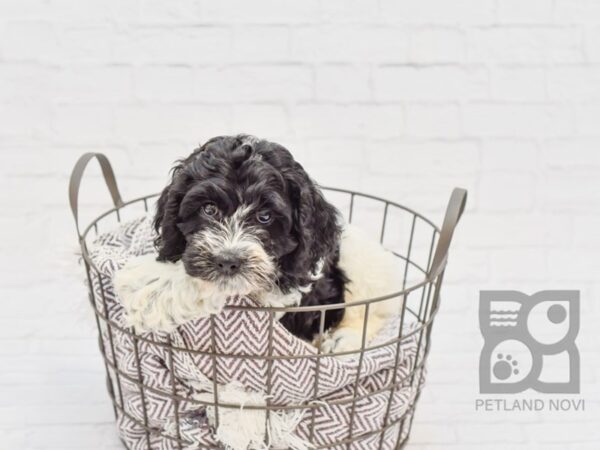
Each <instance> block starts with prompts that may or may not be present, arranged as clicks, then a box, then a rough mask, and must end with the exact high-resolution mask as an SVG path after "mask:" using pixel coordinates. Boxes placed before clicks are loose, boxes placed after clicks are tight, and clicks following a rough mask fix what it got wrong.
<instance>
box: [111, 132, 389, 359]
mask: <svg viewBox="0 0 600 450" xmlns="http://www.w3.org/2000/svg"><path fill="white" fill-rule="evenodd" d="M154 228H155V230H156V233H157V236H158V237H157V239H156V241H155V246H156V248H157V250H158V258H157V261H158V262H157V261H156V260H154V257H152V256H149V257H148V256H147V257H142V258H139V259H138V260H135V261H132V262H131V263H129V264H128V265H126V266H125V268H124V269H122V270H121V271H120V272H118V273H117V276H116V277H115V280H114V281H115V288H116V290H117V292H118V294H119V296H120V297H121V298H122V300H123V303H124V306H125V309H126V311H127V317H128V320H129V323H130V324H131V325H134V326H136V328H137V329H139V330H141V331H146V330H151V331H156V330H161V331H171V330H172V329H174V328H175V327H176V326H178V325H180V324H182V323H184V322H185V321H187V320H190V319H192V318H194V317H199V316H200V315H202V314H206V313H213V312H218V311H220V310H221V308H222V307H223V305H224V303H225V300H226V299H227V297H229V296H233V295H246V296H251V297H253V298H255V299H256V300H258V301H259V302H260V303H261V304H264V305H267V306H292V305H298V304H300V305H327V304H334V303H344V302H345V301H346V302H348V303H350V302H352V301H353V300H356V299H358V300H361V299H367V298H371V297H374V296H378V295H382V294H389V293H390V292H394V290H393V288H394V283H395V282H396V279H397V278H396V274H397V273H396V272H395V271H394V269H393V266H394V264H395V261H394V257H393V256H392V255H391V254H390V253H388V252H385V251H384V250H383V249H382V248H381V247H380V246H379V245H378V244H377V243H373V242H372V241H369V240H368V239H365V238H363V237H361V236H360V235H358V234H357V232H356V231H353V229H352V228H349V227H345V228H344V230H342V227H341V221H340V217H339V214H338V212H337V210H336V209H335V208H334V207H333V206H332V205H331V204H329V203H328V202H327V201H326V200H325V199H324V197H323V195H322V193H321V191H320V190H319V188H318V187H317V185H316V184H315V183H314V182H313V181H312V180H311V179H310V177H309V176H308V175H307V174H306V172H305V171H304V169H303V168H302V166H301V165H300V164H299V163H298V162H296V161H295V160H294V158H293V157H292V155H291V154H290V152H289V151H288V150H286V149H285V148H284V147H282V146H281V145H279V144H276V143H273V142H268V141H265V140H259V139H256V138H254V137H251V136H246V135H239V136H221V137H216V138H213V139H211V140H209V141H208V142H206V143H205V144H204V145H202V146H201V147H200V148H198V149H197V150H195V151H194V152H193V153H192V154H191V155H190V156H188V157H187V158H185V159H183V160H180V161H179V162H178V163H177V164H176V166H175V167H174V168H173V170H172V176H171V180H170V183H169V184H168V186H167V187H166V188H165V189H164V190H163V192H162V194H161V195H160V198H159V200H158V204H157V212H156V216H155V218H154ZM342 244H343V245H342ZM340 250H342V251H341V254H340ZM340 256H341V257H342V261H341V260H340ZM340 262H341V263H342V264H340ZM340 266H341V267H343V268H344V269H342V268H341V267H340ZM347 274H348V275H349V276H347ZM394 311H398V305H397V303H396V304H394V303H393V302H379V303H375V304H373V305H372V309H371V315H370V316H369V320H368V330H367V337H368V338H370V337H372V336H373V335H374V334H375V332H376V331H377V330H378V329H379V328H380V327H381V325H382V323H383V321H384V320H385V319H386V318H387V317H389V315H391V314H393V313H394ZM278 319H280V321H281V323H282V324H283V325H284V326H285V327H286V328H287V329H288V330H289V331H290V332H292V333H293V334H294V335H296V336H299V337H301V338H303V339H306V340H309V341H312V340H314V339H315V338H316V337H318V333H319V328H320V312H318V311H316V312H292V313H286V314H285V315H283V316H282V317H281V316H279V317H278ZM363 323H364V307H363V306H357V307H351V308H347V309H344V308H338V309H331V310H328V311H327V312H326V313H325V320H324V329H325V330H331V329H334V328H335V331H334V332H333V333H330V334H329V335H328V336H327V337H326V338H325V339H324V340H322V341H321V345H322V349H323V351H326V352H332V351H347V350H355V349H357V348H359V347H360V343H361V336H362V330H363Z"/></svg>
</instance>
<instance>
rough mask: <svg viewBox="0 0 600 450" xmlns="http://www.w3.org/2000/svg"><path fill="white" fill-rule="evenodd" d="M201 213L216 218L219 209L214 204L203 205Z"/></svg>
mask: <svg viewBox="0 0 600 450" xmlns="http://www.w3.org/2000/svg"><path fill="white" fill-rule="evenodd" d="M202 212H203V213H204V214H205V215H207V216H211V217H212V216H216V215H217V214H218V213H219V208H217V205H215V204H214V203H205V204H204V206H202Z"/></svg>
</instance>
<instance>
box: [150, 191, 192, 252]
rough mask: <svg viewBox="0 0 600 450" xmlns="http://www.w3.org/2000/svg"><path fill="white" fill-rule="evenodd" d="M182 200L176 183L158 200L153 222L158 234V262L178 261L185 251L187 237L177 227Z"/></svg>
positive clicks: (156, 244) (155, 242)
mask: <svg viewBox="0 0 600 450" xmlns="http://www.w3.org/2000/svg"><path fill="white" fill-rule="evenodd" d="M182 198H183V195H181V194H179V193H178V189H177V187H176V185H175V182H172V183H171V184H170V185H169V186H167V187H166V188H165V189H164V190H163V191H162V193H161V194H160V198H159V199H158V203H157V205H156V216H154V222H153V224H154V229H155V230H156V233H157V237H156V239H155V240H154V246H155V247H156V249H157V250H158V258H157V259H158V261H171V262H175V261H178V260H179V259H181V255H182V254H183V251H184V250H185V242H186V241H185V237H184V235H183V233H182V232H181V231H180V230H179V228H178V227H177V220H178V219H177V217H178V212H179V204H180V203H181V200H182Z"/></svg>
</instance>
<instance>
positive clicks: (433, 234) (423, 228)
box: [69, 153, 467, 450]
mask: <svg viewBox="0 0 600 450" xmlns="http://www.w3.org/2000/svg"><path fill="white" fill-rule="evenodd" d="M94 158H95V159H97V160H98V162H99V163H100V167H101V169H102V174H103V178H104V181H105V182H106V185H107V187H108V190H109V192H110V195H111V197H112V201H113V204H114V208H111V209H109V210H108V211H105V212H104V213H103V214H101V215H100V216H98V217H96V218H95V219H94V220H92V221H91V222H90V224H89V225H87V226H86V227H85V228H84V229H83V231H81V227H80V225H79V213H78V194H79V187H80V184H81V179H82V176H83V172H84V170H85V168H86V166H87V164H88V163H89V161H91V160H92V159H94ZM322 189H323V191H324V194H325V195H326V197H327V198H328V200H329V201H330V202H331V203H333V204H334V205H336V206H337V207H338V209H339V210H340V211H341V212H342V214H343V215H344V216H345V218H346V220H347V221H348V222H349V223H356V224H358V225H359V226H360V227H361V228H364V229H366V230H367V231H368V232H369V233H370V234H371V235H372V236H374V237H376V238H377V239H378V240H379V242H381V243H382V245H383V246H384V247H386V248H387V249H389V250H391V251H392V252H393V254H394V255H395V256H396V257H397V258H398V260H399V262H400V263H401V264H402V265H401V267H403V278H402V280H401V284H402V290H400V291H398V292H394V293H390V294H388V295H385V296H379V297H377V298H371V299H362V300H360V301H355V302H353V303H351V304H344V305H340V304H334V305H323V306H310V307H302V306H296V307H285V308H284V307H279V308H273V307H255V308H250V309H252V310H255V311H261V312H264V313H265V314H267V315H268V317H269V318H270V320H269V330H268V332H269V337H270V338H271V337H272V335H273V328H274V322H275V319H274V317H275V316H276V314H277V313H282V312H302V311H305V312H306V311H319V312H320V316H321V324H323V322H324V320H323V317H324V315H325V313H326V312H327V311H328V310H330V309H335V308H342V307H345V308H364V310H365V311H364V312H365V314H364V321H363V334H362V345H361V348H360V349H357V350H356V351H348V352H346V353H349V354H351V355H350V356H354V358H355V359H354V361H355V362H356V366H357V367H355V369H356V370H355V372H356V374H355V375H354V376H355V381H354V384H353V385H351V387H350V391H351V395H349V396H347V397H346V398H343V399H341V400H340V399H338V400H336V401H332V402H329V403H330V404H329V405H325V406H328V407H333V406H335V407H345V408H346V409H345V411H346V412H347V413H348V414H347V417H346V420H347V421H348V423H347V432H346V431H345V432H344V435H343V436H341V437H340V436H338V438H336V439H334V440H329V441H323V440H320V441H319V440H318V439H316V438H315V431H314V430H315V427H316V422H315V421H318V414H317V413H316V411H318V408H323V407H324V405H323V403H327V402H326V401H325V402H324V401H323V400H322V398H321V397H319V396H318V395H317V394H318V393H319V392H320V391H319V389H320V387H319V379H320V375H321V377H322V376H323V374H322V372H321V374H320V372H319V371H320V367H322V366H323V363H322V361H325V360H323V358H330V355H325V354H323V353H321V351H320V350H317V351H314V352H310V353H307V354H305V355H300V356H298V355H285V354H283V355H282V354H277V355H275V354H273V352H272V348H271V347H272V344H271V342H269V345H268V349H267V354H266V355H265V354H262V355H244V357H245V358H246V359H250V360H252V359H253V358H254V359H256V360H261V361H263V362H265V363H266V372H265V379H264V389H265V392H266V394H267V395H266V398H267V401H266V404H264V405H258V406H257V405H243V404H241V403H236V402H228V403H227V402H223V401H222V400H221V399H220V398H219V395H217V392H218V389H219V386H217V377H216V376H215V377H214V378H213V383H214V386H213V388H214V394H215V395H214V397H213V398H211V399H210V400H206V399H204V400H202V401H200V400H198V401H193V400H192V401H191V403H192V404H195V407H196V408H197V409H198V410H203V411H206V410H207V409H210V410H211V411H212V414H213V415H214V417H213V420H214V419H216V422H217V425H218V420H219V411H224V410H226V409H228V408H229V409H236V408H237V409H239V408H242V407H244V408H246V409H249V410H253V409H255V410H261V411H264V413H265V417H266V421H267V422H268V421H269V415H273V414H275V413H277V412H279V411H290V410H295V411H299V412H300V413H302V414H304V417H306V438H307V440H308V441H309V442H311V446H312V448H333V449H338V448H339V449H341V448H378V449H384V448H386V449H387V448H402V447H404V445H405V444H406V442H407V440H408V437H409V434H410V429H411V426H412V419H413V414H414V408H415V405H416V403H417V400H418V398H419V395H420V393H421V389H422V387H423V381H424V367H425V362H426V359H427V355H428V352H429V349H430V335H431V329H432V325H433V319H434V317H435V315H436V313H437V311H438V307H439V301H440V289H441V286H442V280H443V278H444V270H445V268H446V263H447V258H448V250H449V246H450V242H451V240H452V235H453V233H454V229H455V227H456V225H457V223H458V221H459V219H460V217H461V215H462V213H463V210H464V208H465V204H466V198H467V193H466V191H465V190H463V189H459V188H456V189H454V191H453V192H452V195H451V197H450V201H449V203H448V207H447V210H446V214H445V218H444V222H443V225H442V228H441V230H440V229H439V228H438V227H437V226H436V225H435V224H434V223H433V222H432V221H430V220H429V219H427V218H426V217H424V216H422V215H421V214H419V213H417V212H415V211H413V210H411V209H409V208H406V207H404V206H402V205H399V204H397V203H394V202H391V201H388V200H385V199H382V198H379V197H376V196H372V195H368V194H362V193H359V192H354V191H349V190H345V189H336V188H322ZM157 196H158V194H152V195H147V196H144V197H140V198H136V199H134V200H131V201H128V202H124V201H123V200H122V199H121V195H120V193H119V190H118V187H117V183H116V179H115V175H114V172H113V170H112V167H111V165H110V163H109V161H108V159H107V158H106V156H104V155H103V154H100V153H86V154H84V155H82V156H81V158H80V159H79V160H78V162H77V163H76V165H75V167H74V169H73V172H72V174H71V179H70V185H69V200H70V206H71V210H72V213H73V217H74V219H75V225H76V229H77V234H78V237H79V243H80V246H81V253H82V257H83V262H84V266H85V270H86V274H87V282H88V287H89V300H90V303H91V305H92V308H93V309H94V313H95V319H96V324H97V327H98V331H99V347H100V351H101V353H102V356H103V358H104V363H105V367H106V381H107V388H108V393H109V395H110V398H111V401H112V405H113V408H114V412H115V418H116V419H117V421H118V422H119V423H121V422H123V421H128V422H129V423H131V424H133V425H135V426H137V427H138V429H139V430H140V433H141V436H140V441H139V442H138V444H136V445H135V446H132V445H127V442H125V440H124V444H125V446H126V447H128V448H131V449H132V450H133V447H135V448H139V449H147V450H155V449H157V448H159V446H158V445H157V444H155V442H156V439H158V438H160V439H162V440H163V441H164V442H166V443H167V444H166V445H163V446H160V448H173V449H190V448H222V447H223V446H222V445H221V444H220V443H219V442H215V443H214V444H213V445H202V444H198V443H197V442H196V443H195V442H191V441H190V440H189V439H187V438H186V436H185V433H184V431H183V430H184V428H185V426H186V425H185V424H183V423H182V421H183V419H182V417H181V413H180V412H178V411H179V409H180V408H179V406H180V405H181V404H182V403H184V402H187V403H186V404H188V403H189V402H190V399H189V398H184V397H182V396H181V394H180V392H179V391H178V389H177V387H176V383H177V382H176V380H177V374H176V373H174V372H175V370H176V368H175V367H174V366H173V360H174V357H173V354H174V352H175V351H178V350H179V351H181V350H183V351H184V352H187V353H191V354H194V353H198V354H204V355H205V356H208V357H210V360H211V361H212V367H213V370H215V371H217V370H218V364H217V362H218V361H219V358H238V357H239V356H232V355H230V354H225V353H224V352H223V353H220V352H219V351H217V350H216V347H215V346H214V340H215V328H214V320H213V316H211V320H210V322H208V323H209V325H210V326H209V327H208V328H209V329H208V330H206V331H207V332H208V333H209V335H210V339H211V340H212V342H213V347H212V348H211V351H209V352H204V353H203V352H195V351H194V350H190V349H187V348H186V349H181V348H178V347H177V346H176V345H174V344H173V343H172V341H171V338H170V337H167V338H166V339H167V340H166V341H165V340H157V339H155V337H154V335H153V334H150V335H148V334H142V333H136V331H135V330H134V329H133V328H131V327H126V326H124V325H123V323H122V322H120V321H118V320H115V318H114V316H111V314H110V313H109V312H110V309H111V307H110V305H108V303H107V293H108V287H109V285H110V283H111V280H110V278H109V277H107V276H106V274H105V273H103V272H102V270H100V269H99V268H98V267H96V265H95V263H94V261H93V259H92V258H91V257H90V252H89V248H90V246H91V245H92V242H93V241H94V240H95V239H96V238H97V236H98V235H99V234H100V233H101V232H102V231H105V230H109V229H111V227H113V228H114V226H115V225H117V224H120V223H121V222H122V221H123V220H125V219H124V218H126V216H129V217H132V218H134V217H137V216H139V215H142V214H144V213H145V212H146V213H147V212H148V210H149V204H150V201H151V200H153V199H154V198H155V197H157ZM393 298H402V299H403V302H402V303H401V305H402V306H401V310H400V311H398V317H399V319H398V321H397V329H395V330H394V331H393V333H394V337H393V338H391V339H389V340H386V341H385V342H382V343H381V342H379V343H378V344H377V345H371V346H369V342H366V339H365V336H366V329H367V323H368V320H369V307H370V305H372V304H374V303H375V302H380V301H386V300H389V299H393ZM236 309H237V310H245V309H248V307H244V306H235V305H233V306H226V310H236ZM409 322H410V323H411V324H412V325H411V326H410V327H409V326H408V325H407V324H408V323H409ZM321 333H323V329H322V326H321ZM120 338H126V339H127V340H128V342H129V343H130V344H131V345H132V349H133V355H134V360H133V362H132V364H133V365H134V366H135V372H134V373H133V374H132V373H131V372H127V371H124V370H123V369H122V368H121V366H120V362H119V361H118V355H119V348H118V347H119V345H121V344H120V342H121V340H120ZM408 339H412V341H413V342H416V346H415V349H416V353H415V354H414V355H413V357H412V358H411V359H410V363H409V366H408V367H406V368H405V369H406V370H405V371H404V372H402V371H400V370H399V368H400V367H399V366H400V365H401V364H406V361H401V359H402V358H400V357H399V355H400V354H401V349H402V346H403V343H405V342H407V340H408ZM141 346H146V348H150V349H153V348H156V349H160V351H162V352H167V353H168V355H169V357H168V358H166V365H167V366H168V367H167V369H169V370H170V372H169V373H170V380H169V388H168V389H167V388H164V387H163V388H157V387H156V386H155V385H151V384H150V383H148V381H147V380H145V378H144V376H143V375H142V369H143V364H144V363H143V362H142V361H141V358H140V348H141ZM381 348H384V349H385V348H387V349H390V350H391V351H393V354H394V355H395V357H394V359H393V367H392V369H391V371H389V372H386V373H388V374H389V376H387V377H386V378H385V382H382V383H383V385H379V386H377V389H373V390H371V391H370V392H367V393H366V394H365V393H363V394H361V393H360V392H359V390H358V386H359V380H362V378H361V377H363V374H362V373H361V372H362V371H364V366H363V362H364V361H366V359H367V358H366V357H365V355H367V354H368V353H369V352H373V351H376V350H377V349H381ZM303 358H306V359H310V360H312V361H314V362H315V363H316V364H315V366H314V367H315V369H314V371H315V374H314V381H313V382H314V393H315V396H314V398H312V399H308V400H306V401H303V402H298V403H297V404H291V405H289V404H288V405H285V406H281V405H278V404H275V403H273V402H271V401H270V400H269V398H270V394H271V389H272V376H273V374H272V367H273V364H276V363H277V362H279V361H282V360H283V361H285V360H286V359H287V360H291V359H296V360H297V359H303ZM399 373H400V374H402V373H403V374H404V375H398V374H399ZM352 386H353V387H352ZM132 387H133V388H134V389H135V390H136V391H137V392H138V393H139V398H140V399H141V409H140V414H139V415H137V416H136V415H135V414H132V413H131V411H130V410H128V407H127V405H126V401H124V394H123V393H124V391H126V390H127V389H131V388H132ZM400 389H410V390H411V392H413V394H414V395H411V396H410V398H409V399H408V400H406V404H405V405H403V408H402V413H400V414H395V415H394V413H392V410H396V409H395V408H396V406H397V405H395V406H394V407H392V403H393V399H394V398H395V397H394V394H395V393H396V394H397V393H398V392H399V391H400ZM149 396H151V397H153V398H155V399H156V398H158V399H159V400H164V401H169V402H173V403H174V417H173V420H174V422H173V424H172V425H173V430H171V431H170V432H165V431H164V430H157V429H156V427H154V426H153V424H152V421H151V419H150V418H149V412H148V406H147V404H148V401H149V400H148V398H149ZM375 396H378V397H377V398H378V399H379V400H381V399H382V398H383V399H384V401H382V402H381V401H380V402H379V406H378V407H379V408H380V413H381V417H380V419H379V422H378V425H377V427H376V428H375V429H371V430H369V431H368V432H365V431H364V430H363V431H360V432H359V431H357V426H356V423H357V421H358V420H359V419H360V417H358V418H357V414H359V412H358V408H357V406H356V405H357V404H359V403H360V402H364V401H368V400H369V399H370V398H373V399H374V398H375ZM382 396H383V397H382ZM213 425H215V424H214V423H213ZM344 430H346V429H344ZM266 435H268V433H266ZM161 442H162V441H161ZM269 443H270V442H269V441H267V438H265V445H266V446H268V444H269Z"/></svg>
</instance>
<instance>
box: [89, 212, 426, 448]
mask: <svg viewBox="0 0 600 450" xmlns="http://www.w3.org/2000/svg"><path fill="white" fill-rule="evenodd" d="M152 240H153V231H152V227H151V219H150V218H149V217H147V216H144V217H141V218H139V219H136V220H133V221H130V222H127V223H124V224H122V225H121V226H119V227H118V228H117V229H116V230H113V231H110V232H107V233H104V234H101V235H99V237H98V238H97V239H96V240H95V241H94V243H93V244H92V245H90V248H89V255H90V258H91V261H92V263H93V266H95V268H97V271H96V270H93V269H92V270H91V282H92V289H93V294H94V295H93V305H94V307H95V308H96V310H97V312H98V313H99V315H100V317H101V318H102V317H104V318H105V319H106V320H101V321H100V331H101V333H100V334H101V336H100V338H101V339H100V345H101V349H102V350H103V353H104V356H105V361H106V364H107V366H108V368H109V370H108V372H109V377H110V383H109V390H110V394H111V396H112V397H113V402H114V403H115V405H116V412H117V423H118V429H119V433H120V435H121V438H122V439H123V441H124V443H125V444H126V446H127V447H128V448H129V449H131V450H138V449H139V450H142V449H148V448H151V449H152V450H170V449H177V448H179V446H178V442H177V440H178V439H180V440H182V441H184V442H186V444H185V445H184V446H183V448H186V449H199V448H207V446H221V447H226V448H232V449H240V450H241V449H243V448H247V447H250V448H267V447H269V448H271V447H272V448H293V449H297V450H303V449H307V448H311V447H313V446H331V447H330V448H346V446H345V445H336V443H338V442H341V441H344V440H345V439H347V438H348V437H349V436H350V435H351V436H353V437H359V438H358V439H357V440H356V441H354V442H353V444H352V446H351V448H353V449H371V448H377V446H378V445H379V442H380V439H381V437H382V436H381V432H380V430H381V429H382V428H384V426H386V425H387V428H385V430H384V431H383V433H384V436H383V448H393V447H394V444H395V443H396V439H397V437H398V436H399V434H400V433H401V432H402V433H403V434H402V436H401V438H404V437H405V436H404V435H405V434H406V433H407V432H408V427H403V428H402V429H401V428H400V423H401V422H399V418H403V421H402V423H404V422H408V421H410V420H411V416H412V405H413V403H414V401H415V398H416V396H417V393H418V390H419V389H418V388H419V383H422V382H423V378H424V374H423V369H422V361H421V360H422V358H423V353H424V352H423V351H419V352H417V348H418V347H419V344H420V345H423V346H424V345H425V336H424V335H423V337H422V338H421V339H420V336H421V334H420V333H414V332H411V330H414V327H415V325H414V324H407V323H405V324H404V325H403V336H405V337H404V338H403V340H402V342H401V345H400V346H397V345H396V344H395V343H389V341H391V340H393V339H395V338H397V336H398V330H399V329H400V317H399V316H395V317H391V318H390V319H389V321H388V323H387V324H386V325H385V326H384V327H383V328H382V329H381V331H380V332H379V333H378V334H377V336H375V338H373V339H372V341H371V342H370V343H369V347H375V348H374V349H373V350H370V351H367V352H365V354H364V357H363V358H362V361H360V360H359V358H358V357H354V358H349V359H344V360H340V359H337V358H335V357H331V356H321V357H319V358H315V355H317V349H316V348H315V347H314V346H312V345H311V344H310V343H308V342H305V341H302V340H300V339H298V338H296V337H295V336H293V335H291V334H290V333H289V332H288V331H287V330H286V329H285V328H284V327H283V326H282V325H281V324H279V322H277V321H275V322H274V323H273V324H272V325H273V326H272V335H271V332H270V325H271V320H272V319H271V315H270V314H269V313H268V312H266V311H258V310H253V309H251V308H250V309H232V308H225V309H224V310H223V311H222V312H220V313H219V314H216V315H212V316H210V317H203V318H198V319H195V320H192V321H189V322H188V323H186V324H184V325H180V326H179V327H178V328H177V329H176V330H174V331H173V332H171V333H162V332H153V333H144V334H139V335H132V334H131V333H130V331H131V330H130V329H129V328H127V327H126V322H125V321H124V317H123V315H124V314H123V308H122V306H121V305H120V302H119V299H118V298H117V296H116V295H115V293H114V289H113V286H112V277H113V275H114V274H115V272H116V271H118V269H119V268H120V267H122V266H123V265H124V264H125V263H126V262H127V261H128V260H129V259H130V258H132V257H136V256H140V255H145V254H148V253H152V252H154V248H153V245H152ZM227 304H228V305H229V306H246V307H247V306H253V301H252V300H251V299H249V298H246V297H232V298H230V299H228V300H227ZM406 316H408V314H407V315H406ZM107 321H108V322H109V323H110V324H113V325H111V326H109V325H107ZM405 322H406V319H405ZM386 343H387V344H386ZM397 350H398V354H396V352H397ZM215 355H216V356H215ZM251 355H254V356H258V357H259V358H249V356H251ZM290 355H291V356H294V357H293V358H289V356H290ZM302 355H304V356H305V357H301V356H302ZM417 355H418V358H419V360H418V361H417V360H415V359H416V357H417ZM232 356H239V358H232ZM282 357H287V358H282ZM396 358H398V360H399V362H400V363H399V365H398V369H397V371H396V373H394V372H395V371H394V366H395V361H396ZM413 368H416V369H415V370H414V371H413V370H412V369H413ZM267 378H269V379H270V380H271V383H270V384H271V389H270V390H269V391H267V389H266V386H267V382H266V380H267ZM394 382H395V384H396V388H395V389H393V390H392V391H390V390H389V389H388V387H389V386H390V385H392V383H394ZM142 383H143V385H144V389H143V390H142V389H141V387H140V385H141V384H142ZM215 399H218V400H219V404H227V405H229V406H219V407H218V408H215V407H214V406H213V405H212V404H213V403H214V401H215ZM353 399H355V400H353ZM388 400H389V402H388ZM388 403H389V404H388ZM240 405H242V406H241V407H240ZM264 405H269V406H271V407H273V409H271V410H270V412H269V413H268V414H266V413H265V412H264V410H257V409H252V406H264ZM386 417H387V419H386ZM313 424H314V426H312V425H313ZM390 424H391V425H390ZM350 433H351V434H350Z"/></svg>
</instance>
